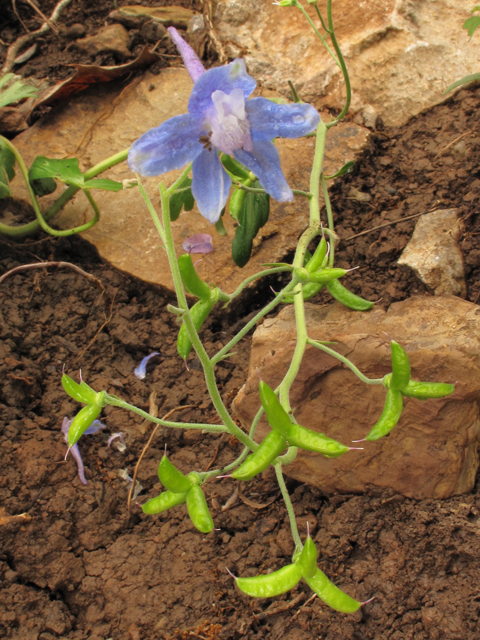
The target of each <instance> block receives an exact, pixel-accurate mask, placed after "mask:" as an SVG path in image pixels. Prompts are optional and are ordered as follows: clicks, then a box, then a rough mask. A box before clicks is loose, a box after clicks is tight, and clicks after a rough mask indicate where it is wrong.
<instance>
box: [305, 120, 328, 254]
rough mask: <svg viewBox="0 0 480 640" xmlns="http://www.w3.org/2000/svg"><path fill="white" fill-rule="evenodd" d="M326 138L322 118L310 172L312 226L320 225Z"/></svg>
mask: <svg viewBox="0 0 480 640" xmlns="http://www.w3.org/2000/svg"><path fill="white" fill-rule="evenodd" d="M326 139H327V125H326V124H325V123H324V122H323V120H322V119H321V118H320V122H319V124H318V127H317V134H316V141H315V154H314V156H313V165H312V172H311V174H310V193H311V194H312V198H311V199H310V226H312V225H314V224H316V225H320V177H321V175H322V166H323V157H324V155H325V142H326ZM302 265H303V262H302ZM302 265H300V266H302Z"/></svg>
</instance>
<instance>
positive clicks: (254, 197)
mask: <svg viewBox="0 0 480 640" xmlns="http://www.w3.org/2000/svg"><path fill="white" fill-rule="evenodd" d="M252 187H253V188H255V189H259V188H260V187H261V185H260V182H259V181H258V180H256V181H255V182H254V183H253V185H252ZM269 213H270V196H269V195H268V194H267V193H253V192H251V191H247V193H246V195H245V199H244V201H243V204H242V207H241V210H240V214H239V216H238V222H239V224H238V227H237V228H236V230H235V238H234V239H233V242H232V258H233V260H234V262H235V264H236V265H237V266H239V267H240V268H242V267H244V266H245V265H246V264H247V262H248V261H249V260H250V256H251V255H252V248H253V240H254V238H255V236H256V235H257V233H258V232H259V230H260V228H261V227H263V225H264V224H266V222H267V220H268V216H269Z"/></svg>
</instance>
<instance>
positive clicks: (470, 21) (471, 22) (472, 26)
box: [463, 9, 480, 38]
mask: <svg viewBox="0 0 480 640" xmlns="http://www.w3.org/2000/svg"><path fill="white" fill-rule="evenodd" d="M476 10H477V11H478V10H479V9H476ZM478 27H480V16H472V17H471V18H467V19H466V20H465V22H464V23H463V28H464V29H467V31H468V35H469V36H470V38H471V37H472V36H473V34H474V33H475V31H476V30H477V29H478Z"/></svg>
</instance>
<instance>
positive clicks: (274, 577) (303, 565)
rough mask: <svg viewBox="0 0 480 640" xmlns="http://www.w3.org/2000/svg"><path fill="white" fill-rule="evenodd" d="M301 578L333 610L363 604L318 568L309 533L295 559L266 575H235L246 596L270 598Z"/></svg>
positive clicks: (315, 550)
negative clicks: (242, 576) (248, 576)
mask: <svg viewBox="0 0 480 640" xmlns="http://www.w3.org/2000/svg"><path fill="white" fill-rule="evenodd" d="M302 578H303V579H304V580H305V582H306V583H307V584H308V586H309V587H310V588H311V589H312V591H314V592H315V593H316V594H317V596H318V597H319V598H320V599H321V600H323V602H325V604H327V605H328V606H329V607H331V608H332V609H335V610H336V611H341V612H343V613H353V612H355V611H357V610H358V609H359V608H360V607H361V606H362V603H361V602H358V601H357V600H354V599H353V598H351V597H350V596H349V595H347V594H346V593H345V592H344V591H342V590H341V589H339V588H338V587H337V586H335V585H334V584H333V582H331V581H330V580H329V579H328V578H327V576H326V575H325V574H324V573H323V572H322V571H320V569H319V568H318V567H317V549H316V547H315V544H314V542H313V540H312V539H311V537H310V536H308V537H307V540H306V541H305V546H304V547H303V550H302V553H301V554H300V556H299V557H298V559H297V560H296V562H293V563H292V564H289V565H287V566H286V567H282V568H281V569H279V570H278V571H274V572H273V573H269V574H268V575H261V576H255V577H253V578H235V582H236V585H237V587H238V588H239V589H240V590H241V591H243V593H246V594H247V595H249V596H252V597H254V598H271V597H274V596H278V595H280V594H282V593H286V592H287V591H290V589H293V587H295V586H296V585H297V584H298V583H299V582H300V580H301V579H302Z"/></svg>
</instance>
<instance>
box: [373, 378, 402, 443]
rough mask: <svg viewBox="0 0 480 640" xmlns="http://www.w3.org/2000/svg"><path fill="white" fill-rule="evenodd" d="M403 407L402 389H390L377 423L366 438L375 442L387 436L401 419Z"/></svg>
mask: <svg viewBox="0 0 480 640" xmlns="http://www.w3.org/2000/svg"><path fill="white" fill-rule="evenodd" d="M402 409H403V396H402V393H401V392H400V391H395V390H394V389H389V390H388V391H387V397H386V399H385V406H384V408H383V412H382V415H381V416H380V420H379V421H378V422H377V424H376V425H375V426H374V427H373V428H372V430H371V431H370V433H369V434H368V436H367V437H366V438H365V440H368V441H369V442H373V441H374V440H378V439H379V438H383V436H386V435H387V434H388V433H390V431H391V430H392V429H393V427H394V426H395V425H396V424H397V422H398V421H399V420H400V416H401V414H402Z"/></svg>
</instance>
